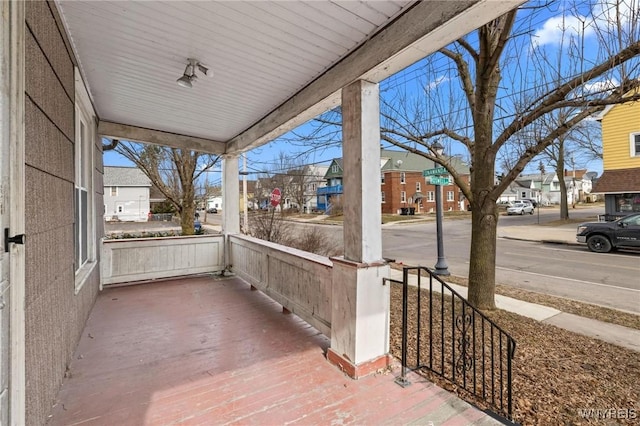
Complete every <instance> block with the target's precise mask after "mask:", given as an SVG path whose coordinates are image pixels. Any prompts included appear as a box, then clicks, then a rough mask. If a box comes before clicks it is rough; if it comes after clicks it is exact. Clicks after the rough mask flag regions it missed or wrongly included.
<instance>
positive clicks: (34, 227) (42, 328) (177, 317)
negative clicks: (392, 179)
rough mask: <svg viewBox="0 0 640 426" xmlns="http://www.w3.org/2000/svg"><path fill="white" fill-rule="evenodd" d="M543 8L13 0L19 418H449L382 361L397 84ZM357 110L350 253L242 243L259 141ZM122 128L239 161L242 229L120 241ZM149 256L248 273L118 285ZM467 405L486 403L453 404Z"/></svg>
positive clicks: (12, 299) (8, 271) (8, 326)
mask: <svg viewBox="0 0 640 426" xmlns="http://www.w3.org/2000/svg"><path fill="white" fill-rule="evenodd" d="M522 2H523V0H494V1H490V0H459V1H436V0H432V1H412V0H388V1H375V2H364V1H359V2H355V1H345V2H339V1H320V2H304V1H298V2H278V1H273V2H250V1H245V2H218V1H208V2H206V1H205V2H143V1H129V2H117V1H116V2H108V1H101V2H76V1H66V0H56V1H51V2H44V1H38V2H3V3H2V6H1V8H2V11H3V13H2V22H3V25H2V33H3V40H4V41H5V43H2V45H1V46H0V60H1V61H2V63H3V64H5V66H4V67H3V71H2V73H0V80H1V81H2V83H3V84H2V87H3V90H2V91H1V92H0V114H1V115H2V117H3V118H2V144H1V145H0V149H2V151H1V154H2V155H1V156H0V158H1V159H2V161H0V166H1V167H2V169H1V170H0V174H1V175H2V176H3V179H4V178H5V177H7V176H8V177H9V178H10V179H7V182H8V183H7V185H6V188H7V189H8V190H7V191H4V192H3V195H4V199H3V203H6V204H3V205H7V206H11V208H10V209H0V210H2V211H0V221H1V223H2V225H3V226H2V227H3V228H4V229H5V235H6V237H5V239H4V242H5V246H6V248H5V250H4V252H3V254H2V255H0V268H1V270H0V285H1V286H0V289H1V290H2V292H3V295H4V296H5V297H6V299H5V302H3V303H4V304H6V305H7V309H5V310H3V311H2V312H0V313H1V316H0V321H1V324H2V326H3V328H2V331H3V333H2V336H1V339H0V347H1V350H2V359H3V360H7V362H4V361H3V362H2V364H1V365H0V367H1V371H0V422H1V423H3V424H4V423H7V424H43V423H44V420H45V419H46V416H47V413H49V412H50V408H51V402H52V401H54V400H55V399H57V400H58V404H57V405H56V406H55V407H54V410H53V414H52V417H51V420H50V421H51V422H54V423H55V424H78V423H86V424H91V423H93V424H110V425H111V424H142V423H144V424H172V423H180V422H182V423H191V422H192V423H206V424H210V423H224V422H235V423H251V422H255V423H265V422H268V423H282V422H287V421H292V422H293V421H298V422H300V423H322V422H323V420H327V421H336V422H339V421H341V420H344V422H347V420H348V419H347V418H346V417H344V413H346V412H349V413H352V415H354V416H356V417H354V418H353V420H352V422H355V423H360V424H362V423H371V422H375V423H380V422H385V421H386V422H388V423H404V422H405V420H406V422H409V421H413V420H416V421H418V422H421V423H423V422H425V423H427V424H428V420H430V417H424V416H425V415H426V414H425V413H427V412H429V413H431V414H430V415H433V413H437V412H440V411H444V412H446V411H447V409H446V408H438V407H440V406H441V404H440V399H442V400H443V401H447V400H448V399H447V398H449V397H448V396H447V397H445V396H442V395H441V393H442V391H440V390H437V389H436V388H434V387H433V386H432V385H429V384H427V383H419V382H420V381H419V380H416V385H415V386H413V387H411V388H407V389H404V390H403V389H400V388H399V387H397V386H396V385H394V384H393V383H392V382H393V376H392V375H385V376H376V375H375V372H376V371H378V370H379V369H380V368H384V367H387V365H388V363H389V362H390V360H391V358H390V357H389V335H388V333H389V293H388V291H389V290H388V286H387V287H385V285H384V283H383V280H384V278H386V277H387V276H388V272H389V267H388V265H387V264H386V262H385V261H384V259H383V258H382V250H381V248H382V243H381V238H382V237H381V232H380V222H381V220H380V219H381V212H380V203H381V196H380V185H379V178H380V170H379V169H380V149H379V147H380V121H379V120H380V117H379V116H380V109H379V102H380V94H379V86H378V85H379V83H380V82H381V81H382V80H384V79H385V78H387V77H389V76H391V75H393V74H395V73H396V72H398V71H400V70H402V69H404V68H406V67H408V66H409V65H411V64H413V63H415V62H416V61H418V60H419V59H421V58H423V57H425V56H426V55H429V54H431V53H433V52H434V51H436V50H437V49H439V48H441V47H442V46H445V45H447V44H448V43H450V42H451V41H453V40H455V39H457V38H459V37H461V36H463V35H464V34H466V33H468V32H469V31H471V30H473V29H475V28H477V27H479V26H480V25H483V24H485V23H486V22H489V21H491V20H492V19H494V18H496V17H498V16H500V15H501V14H502V13H505V12H506V11H508V10H510V9H512V8H514V7H517V6H518V5H519V4H520V3H522ZM204 64H206V65H207V66H204ZM5 71H7V72H5ZM210 71H212V72H210ZM211 76H213V78H209V77H211ZM185 79H186V80H185ZM180 82H181V84H177V83H180ZM187 83H188V84H187ZM337 107H340V108H341V111H342V120H343V123H342V124H343V126H342V127H343V128H342V142H343V157H344V166H345V175H344V183H343V190H344V192H343V194H344V197H345V198H346V199H348V200H349V201H350V203H349V204H348V205H347V206H345V211H344V238H343V239H344V256H342V257H340V258H333V259H327V258H319V257H315V256H310V255H309V254H302V253H295V252H292V251H291V250H288V249H286V248H281V247H275V246H274V245H269V244H265V243H260V242H257V241H253V240H251V239H250V238H248V237H245V236H243V235H241V233H240V223H239V212H240V210H239V204H240V203H239V196H238V195H239V166H238V160H239V158H240V155H241V154H242V153H243V152H246V151H248V150H251V149H253V148H257V147H260V146H262V145H264V144H266V143H268V142H270V141H272V140H274V139H276V138H278V137H279V136H281V135H283V134H285V133H287V132H288V131H290V130H292V129H295V128H296V127H297V126H299V125H302V124H304V123H306V122H307V121H309V120H311V119H313V118H314V117H316V116H318V115H319V114H321V113H323V112H325V111H328V110H330V109H332V108H337ZM5 124H7V125H5ZM116 140H127V141H135V142H142V143H149V144H155V145H164V146H169V147H173V148H177V149H184V150H191V151H199V152H206V153H211V154H217V155H220V156H222V158H223V161H222V163H223V171H222V190H223V212H222V214H223V218H224V220H223V225H222V227H223V233H222V235H218V236H215V238H210V239H209V237H207V238H201V239H200V240H195V239H194V240H192V241H193V243H191V242H190V243H185V244H184V246H183V245H182V244H180V243H177V242H175V241H177V240H175V241H172V242H169V243H160V244H155V243H154V244H151V243H149V242H145V243H139V246H136V247H125V246H124V245H121V244H119V243H118V244H116V243H109V244H105V242H104V241H103V240H102V237H103V222H102V220H103V213H104V204H103V201H104V185H103V150H104V149H105V147H110V146H113V145H114V144H115V142H114V141H116ZM3 183H4V181H3ZM9 201H11V202H9ZM9 225H10V226H9ZM9 228H10V229H11V233H10V234H9ZM24 234H26V236H27V237H26V240H25V239H24ZM9 235H15V236H16V238H13V237H12V239H11V244H8V243H9V242H10V241H9V240H8V239H7V237H8V236H9ZM17 237H20V238H17ZM25 241H26V243H25ZM123 244H125V243H123ZM143 244H146V245H147V246H148V247H145V248H144V249H143V248H142V247H141V246H142V245H143ZM196 244H199V245H200V246H201V247H202V248H203V249H206V253H207V255H204V253H205V252H204V251H203V250H201V249H198V250H196V249H194V248H193V247H194V246H195V245H196ZM105 245H107V246H108V245H111V246H113V247H114V248H115V247H116V246H119V247H120V249H121V250H120V254H118V253H116V252H114V251H112V252H109V253H107V252H105V251H103V249H104V247H105ZM9 246H10V247H9ZM151 246H154V247H151ZM155 246H157V247H155ZM147 249H148V250H156V249H157V250H158V251H159V252H161V253H163V255H162V256H164V257H158V256H153V255H151V256H148V257H145V256H146V255H145V254H144V253H146V252H147ZM118 256H120V257H118ZM118 259H119V260H118ZM144 259H146V260H153V261H154V262H155V263H152V264H146V263H144V262H143V260H144ZM161 259H162V260H161ZM165 259H166V260H165ZM176 259H181V260H183V261H184V262H185V263H184V264H178V263H176V264H174V263H173V262H174V260H176ZM194 265H195V266H194ZM135 267H139V268H142V269H143V271H144V272H145V273H151V274H152V275H153V276H152V277H151V278H152V279H158V278H167V277H169V276H172V275H170V274H174V273H175V274H177V273H178V271H183V269H181V267H184V269H185V270H186V272H184V273H202V272H213V271H217V272H220V271H225V273H228V272H232V273H235V274H236V277H238V278H241V279H242V280H244V281H239V280H237V279H236V280H231V281H211V280H209V281H206V280H205V281H202V282H200V281H189V282H188V281H182V280H178V281H176V282H171V283H164V284H158V283H155V284H153V285H140V286H134V287H127V288H120V289H106V288H105V289H104V290H103V285H108V284H114V283H117V282H118V281H117V280H115V279H113V277H114V276H119V277H124V278H122V279H123V280H127V281H135V280H136V279H139V277H136V274H137V273H138V271H136V270H135ZM130 268H133V269H130ZM198 268H204V269H205V271H203V270H200V269H198ZM180 273H181V274H182V272H180ZM132 277H133V278H132ZM109 280H110V281H109ZM198 283H199V284H198ZM247 283H248V284H247ZM250 285H252V286H253V287H255V288H257V289H259V290H261V292H253V293H252V292H250V291H249V289H250V288H251V287H250ZM214 290H215V291H214ZM229 290H233V291H231V292H230V293H228V291H229ZM225 291H226V292H227V293H225ZM238 294H242V297H241V298H238V297H237V296H238ZM265 295H267V296H269V297H270V298H272V299H273V301H270V300H268V299H266V296H265ZM125 296H126V297H125ZM94 303H95V306H94ZM3 306H4V305H3ZM281 306H285V307H286V308H287V310H288V311H290V312H293V313H295V314H296V316H284V317H283V316H282V314H281ZM232 314H233V315H232ZM236 315H237V317H236ZM298 317H299V318H301V319H302V320H304V321H305V322H306V323H303V322H302V320H299V319H297V318H298ZM87 321H88V322H87ZM85 324H87V325H86V329H84V328H83V327H84V326H85ZM306 324H310V325H311V327H313V328H311V327H310V326H309V325H306ZM83 330H84V331H83ZM263 330H264V331H263ZM316 330H318V331H316ZM319 333H322V335H321V334H319ZM79 338H80V340H79ZM78 341H79V346H76V344H77V343H78ZM76 348H77V349H76ZM74 350H75V353H74ZM327 360H329V361H330V362H331V363H332V364H334V365H335V366H338V368H336V367H335V366H333V367H332V366H331V365H330V363H329V362H327ZM65 369H66V370H67V371H66V374H65ZM341 369H342V371H344V372H345V373H347V374H348V375H349V376H351V377H354V378H362V380H361V381H351V380H347V377H346V376H344V375H343V373H342V371H341ZM306 374H309V376H305V375H306ZM370 374H374V375H370ZM64 376H66V379H65V380H66V381H65V382H64V384H63V385H62V388H61V391H60V393H59V394H58V390H59V389H60V385H61V383H62V382H63V377H64ZM365 376H367V377H365ZM237 378H242V379H237ZM236 379H237V380H236ZM316 384H317V386H316ZM274 386H275V387H274ZM257 390H260V392H262V393H260V394H255V396H254V394H253V392H255V391H257ZM422 390H424V392H422ZM56 395H58V396H57V397H56ZM242 396H244V397H243V398H241V397H242ZM269 398H275V399H271V400H269ZM414 398H415V399H414ZM252 401H253V402H256V401H261V402H259V403H257V404H256V405H255V406H254V405H251V403H252ZM269 401H271V402H269ZM450 401H454V400H450ZM455 401H456V402H455V403H453V402H451V404H453V405H456V406H457V404H459V403H460V402H459V401H458V400H455ZM387 402H389V404H391V405H387ZM237 404H240V405H237ZM308 404H310V405H308ZM314 404H319V405H314ZM345 404H346V405H345ZM350 404H353V405H352V406H351V408H350V409H349V410H346V409H345V410H342V409H341V408H340V407H343V408H345V407H347V406H350ZM443 404H444V405H442V407H446V406H447V405H446V404H448V403H447V402H443ZM277 407H281V408H280V409H278V408H277ZM408 408H411V410H409V411H411V413H410V414H409V411H408ZM218 410H220V411H218ZM427 410H428V411H427ZM434 410H435V411H434ZM296 412H297V414H296ZM214 413H215V414H214ZM223 413H227V414H225V415H228V416H229V417H223ZM267 413H269V414H267ZM393 413H395V414H393ZM397 413H403V415H405V414H406V415H409V417H408V418H406V419H404V420H403V418H401V417H398V416H400V414H397ZM469 413H472V414H469ZM305 414H308V415H309V416H312V415H313V416H327V417H317V418H313V419H311V417H309V418H307V417H303V416H304V415H305ZM467 414H469V415H470V416H471V417H470V418H469V419H470V420H464V419H466V417H465V416H467ZM458 415H460V416H463V417H461V418H462V419H463V420H460V422H461V423H469V422H472V421H474V419H475V417H474V416H477V415H479V413H478V412H477V411H475V410H469V409H468V408H467V407H466V406H465V407H464V408H462V409H461V411H460V412H456V414H451V415H446V416H445V417H443V418H444V419H451V420H452V421H454V420H455V419H458V420H459V419H460V418H457V417H456V416H458ZM207 416H211V417H207ZM261 416H264V417H261ZM278 416H280V417H278ZM282 416H284V417H282ZM366 416H371V417H366ZM169 419H171V420H169ZM216 419H221V420H220V421H216ZM278 419H281V421H278ZM458 420H455V421H454V423H456V424H457V423H458ZM435 422H436V421H434V423H435Z"/></svg>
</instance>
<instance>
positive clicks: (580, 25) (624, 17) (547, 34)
mask: <svg viewBox="0 0 640 426" xmlns="http://www.w3.org/2000/svg"><path fill="white" fill-rule="evenodd" d="M638 19H640V0H598V1H597V2H596V4H595V5H594V7H593V9H592V10H591V13H590V15H589V16H582V15H566V16H564V15H563V16H554V17H552V18H549V19H547V20H546V21H545V23H544V25H543V26H542V28H540V29H538V30H537V31H536V32H535V33H534V40H533V45H534V46H544V45H559V44H560V42H564V43H566V42H568V41H569V40H571V38H578V37H580V38H582V37H584V38H587V37H589V36H591V35H593V34H594V33H595V31H596V28H599V29H600V31H603V30H604V32H606V33H610V32H617V31H618V25H620V26H622V27H625V26H627V24H629V23H630V22H635V21H637V20H638Z"/></svg>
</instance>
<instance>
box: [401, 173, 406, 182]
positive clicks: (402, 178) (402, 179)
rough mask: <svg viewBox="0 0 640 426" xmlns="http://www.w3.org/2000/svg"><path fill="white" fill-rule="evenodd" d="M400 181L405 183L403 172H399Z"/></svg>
mask: <svg viewBox="0 0 640 426" xmlns="http://www.w3.org/2000/svg"><path fill="white" fill-rule="evenodd" d="M400 183H406V181H405V175H404V172H400Z"/></svg>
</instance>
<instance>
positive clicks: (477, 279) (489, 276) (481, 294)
mask: <svg viewBox="0 0 640 426" xmlns="http://www.w3.org/2000/svg"><path fill="white" fill-rule="evenodd" d="M477 204H479V205H476V204H474V205H473V206H472V207H471V217H472V220H471V252H470V255H469V294H468V299H469V303H471V304H472V305H473V306H475V307H476V308H478V309H495V307H496V304H495V300H494V294H495V289H496V270H495V262H496V233H497V226H498V209H497V206H496V204H495V203H492V202H489V200H487V201H483V202H481V203H477Z"/></svg>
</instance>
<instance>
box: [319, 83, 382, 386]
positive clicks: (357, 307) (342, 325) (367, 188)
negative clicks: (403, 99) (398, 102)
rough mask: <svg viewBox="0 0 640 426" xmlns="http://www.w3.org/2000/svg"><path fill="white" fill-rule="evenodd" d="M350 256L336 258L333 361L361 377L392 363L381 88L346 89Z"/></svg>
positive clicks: (346, 212)
mask: <svg viewBox="0 0 640 426" xmlns="http://www.w3.org/2000/svg"><path fill="white" fill-rule="evenodd" d="M342 137H343V142H342V145H343V148H342V152H343V166H344V167H343V170H344V175H343V182H342V184H343V195H342V197H343V201H342V204H343V210H344V228H343V232H344V257H338V258H332V260H333V290H332V300H333V310H332V315H331V348H330V349H329V351H328V352H327V358H328V359H329V361H330V362H332V363H334V364H336V365H338V366H339V367H340V368H341V369H342V370H343V371H345V372H346V373H347V374H349V375H350V376H351V377H354V378H357V377H361V376H365V375H367V374H369V373H372V372H374V371H376V370H378V369H379V368H383V367H386V366H388V365H389V357H388V352H389V286H388V285H387V286H385V285H383V278H385V277H388V276H389V266H388V265H387V264H386V262H385V261H384V260H383V259H382V231H381V227H380V223H381V217H382V214H381V210H380V209H381V207H380V206H381V196H380V96H379V88H378V84H376V83H371V82H368V81H362V80H360V81H356V82H354V83H352V84H350V85H349V86H347V87H344V88H343V89H342Z"/></svg>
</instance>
